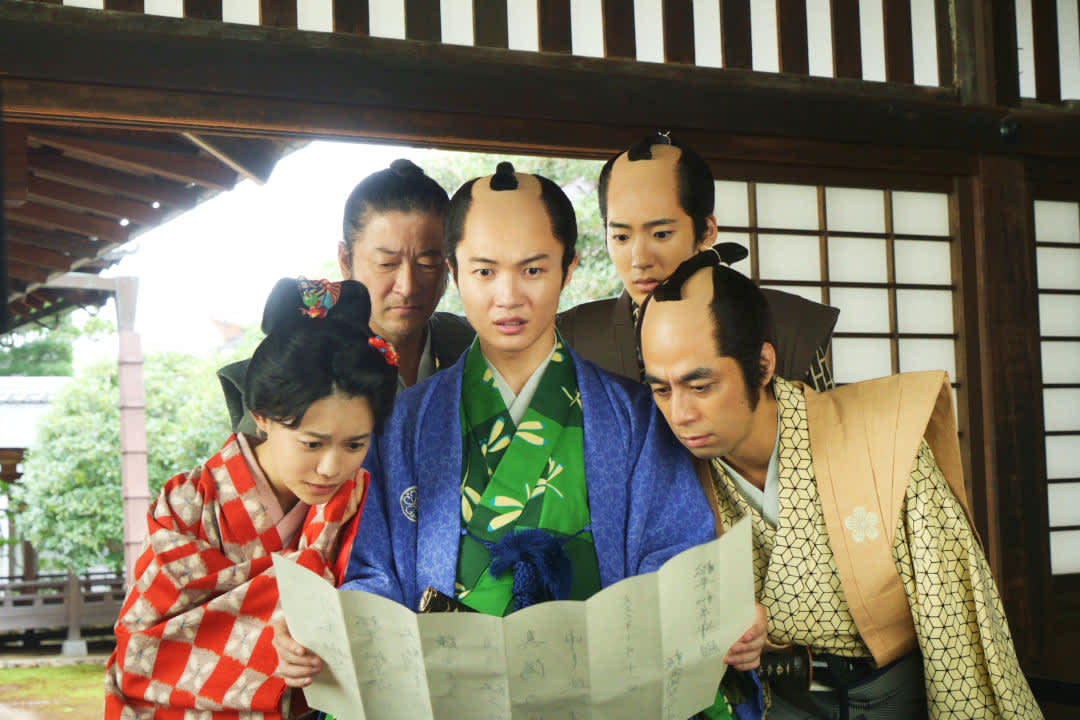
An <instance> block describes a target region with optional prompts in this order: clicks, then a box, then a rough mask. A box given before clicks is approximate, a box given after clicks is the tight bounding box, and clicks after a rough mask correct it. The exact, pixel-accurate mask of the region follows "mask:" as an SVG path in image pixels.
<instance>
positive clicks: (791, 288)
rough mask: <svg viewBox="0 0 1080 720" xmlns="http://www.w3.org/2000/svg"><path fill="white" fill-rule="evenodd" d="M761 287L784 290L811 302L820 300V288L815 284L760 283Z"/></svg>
mask: <svg viewBox="0 0 1080 720" xmlns="http://www.w3.org/2000/svg"><path fill="white" fill-rule="evenodd" d="M740 269H741V268H740ZM761 287H763V288H764V287H771V288H772V289H773V290H779V291H780V292H786V293H788V294H790V295H798V296H799V297H804V298H806V299H807V300H810V301H811V302H816V303H819V302H821V288H819V287H817V286H815V285H784V286H783V287H778V286H771V285H762V286H761Z"/></svg>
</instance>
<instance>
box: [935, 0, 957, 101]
mask: <svg viewBox="0 0 1080 720" xmlns="http://www.w3.org/2000/svg"><path fill="white" fill-rule="evenodd" d="M934 34H935V35H936V37H937V64H938V85H940V86H941V87H953V86H954V85H955V84H956V66H955V60H954V58H953V40H952V38H953V16H952V10H951V6H950V2H949V0H934Z"/></svg>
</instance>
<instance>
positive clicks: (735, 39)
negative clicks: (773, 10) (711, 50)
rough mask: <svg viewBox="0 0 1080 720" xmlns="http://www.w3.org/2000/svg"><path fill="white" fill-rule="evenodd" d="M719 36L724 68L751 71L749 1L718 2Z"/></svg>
mask: <svg viewBox="0 0 1080 720" xmlns="http://www.w3.org/2000/svg"><path fill="white" fill-rule="evenodd" d="M720 36H721V38H720V46H721V48H722V50H721V52H722V53H723V56H724V67H726V68H743V69H745V70H749V69H751V68H752V67H753V60H754V58H753V55H752V54H751V50H750V0H720Z"/></svg>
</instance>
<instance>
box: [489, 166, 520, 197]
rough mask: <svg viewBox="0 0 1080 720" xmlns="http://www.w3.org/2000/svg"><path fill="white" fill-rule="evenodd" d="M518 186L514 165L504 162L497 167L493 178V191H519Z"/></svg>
mask: <svg viewBox="0 0 1080 720" xmlns="http://www.w3.org/2000/svg"><path fill="white" fill-rule="evenodd" d="M517 186H518V181H517V178H516V177H515V176H514V165H513V163H510V162H507V161H506V160H503V161H502V162H501V163H499V164H498V165H496V166H495V174H494V175H492V176H491V189H492V190H517Z"/></svg>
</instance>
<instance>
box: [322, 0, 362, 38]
mask: <svg viewBox="0 0 1080 720" xmlns="http://www.w3.org/2000/svg"><path fill="white" fill-rule="evenodd" d="M331 2H333V3H334V32H336V33H347V34H350V35H367V34H369V33H370V21H369V17H368V0H331Z"/></svg>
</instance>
